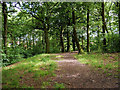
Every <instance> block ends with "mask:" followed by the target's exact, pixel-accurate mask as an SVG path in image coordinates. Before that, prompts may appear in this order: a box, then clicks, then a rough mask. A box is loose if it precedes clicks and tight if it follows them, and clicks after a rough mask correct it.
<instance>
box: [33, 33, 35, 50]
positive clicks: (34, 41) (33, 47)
mask: <svg viewBox="0 0 120 90" xmlns="http://www.w3.org/2000/svg"><path fill="white" fill-rule="evenodd" d="M34 46H35V37H34V34H33V49H34Z"/></svg>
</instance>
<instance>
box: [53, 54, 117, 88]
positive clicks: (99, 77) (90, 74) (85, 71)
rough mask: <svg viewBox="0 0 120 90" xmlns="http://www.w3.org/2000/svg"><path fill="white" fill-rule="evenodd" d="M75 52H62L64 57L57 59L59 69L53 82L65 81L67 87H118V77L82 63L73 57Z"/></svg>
mask: <svg viewBox="0 0 120 90" xmlns="http://www.w3.org/2000/svg"><path fill="white" fill-rule="evenodd" d="M74 54H76V52H74V53H60V54H56V55H63V56H64V57H62V58H60V60H57V61H56V62H57V63H58V70H56V72H55V73H56V75H57V76H56V77H53V78H52V83H54V82H58V83H64V85H65V87H66V88H118V79H117V78H114V77H110V76H109V77H108V76H106V75H105V74H103V73H100V71H96V70H94V69H93V68H92V67H90V66H88V65H85V64H81V63H80V62H78V61H77V59H75V58H74V57H73V55H74Z"/></svg>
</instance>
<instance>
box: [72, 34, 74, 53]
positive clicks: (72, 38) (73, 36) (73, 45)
mask: <svg viewBox="0 0 120 90" xmlns="http://www.w3.org/2000/svg"><path fill="white" fill-rule="evenodd" d="M72 43H73V45H72V46H73V51H75V40H74V35H72Z"/></svg>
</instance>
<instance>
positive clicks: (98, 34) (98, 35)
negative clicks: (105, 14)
mask: <svg viewBox="0 0 120 90" xmlns="http://www.w3.org/2000/svg"><path fill="white" fill-rule="evenodd" d="M99 29H100V27H99V26H98V30H97V37H98V51H99V50H100V30H99Z"/></svg>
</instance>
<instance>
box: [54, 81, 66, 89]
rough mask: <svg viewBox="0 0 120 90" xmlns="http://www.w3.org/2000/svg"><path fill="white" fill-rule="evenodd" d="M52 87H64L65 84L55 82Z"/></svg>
mask: <svg viewBox="0 0 120 90" xmlns="http://www.w3.org/2000/svg"><path fill="white" fill-rule="evenodd" d="M54 87H55V88H56V89H63V88H65V86H64V84H63V83H57V82H55V85H54Z"/></svg>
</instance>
